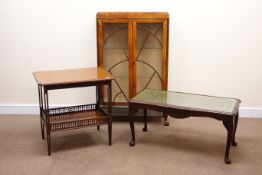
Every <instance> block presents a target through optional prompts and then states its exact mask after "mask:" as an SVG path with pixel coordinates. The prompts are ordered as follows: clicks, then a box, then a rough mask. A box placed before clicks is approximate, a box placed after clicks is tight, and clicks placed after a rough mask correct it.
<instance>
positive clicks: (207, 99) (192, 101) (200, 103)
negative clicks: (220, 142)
mask: <svg viewBox="0 0 262 175" xmlns="http://www.w3.org/2000/svg"><path fill="white" fill-rule="evenodd" d="M131 101H134V102H141V103H148V104H153V105H154V104H155V105H164V106H170V107H177V108H190V109H192V108H193V109H201V110H205V111H214V112H221V113H234V112H236V111H235V110H236V107H237V106H238V105H239V103H240V100H238V99H233V98H225V97H214V96H206V95H199V94H189V93H181V92H172V91H161V90H154V89H145V90H143V91H142V92H141V93H139V94H138V95H136V96H135V97H134V98H132V100H131Z"/></svg>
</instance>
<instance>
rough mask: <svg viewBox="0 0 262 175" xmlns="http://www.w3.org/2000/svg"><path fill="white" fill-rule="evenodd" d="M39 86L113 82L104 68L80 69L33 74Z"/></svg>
mask: <svg viewBox="0 0 262 175" xmlns="http://www.w3.org/2000/svg"><path fill="white" fill-rule="evenodd" d="M33 75H34V78H35V80H36V82H37V84H39V85H44V86H45V85H61V84H73V83H85V82H95V81H107V80H112V79H113V77H112V75H111V74H110V73H108V72H106V71H105V70H104V69H103V68H100V67H98V68H80V69H66V70H52V71H38V72H34V73H33Z"/></svg>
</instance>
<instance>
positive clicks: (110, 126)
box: [108, 123, 112, 146]
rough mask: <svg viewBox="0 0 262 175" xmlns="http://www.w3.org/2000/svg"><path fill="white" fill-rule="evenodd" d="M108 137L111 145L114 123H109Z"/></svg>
mask: <svg viewBox="0 0 262 175" xmlns="http://www.w3.org/2000/svg"><path fill="white" fill-rule="evenodd" d="M108 139H109V145H110V146H111V143H112V123H111V124H108Z"/></svg>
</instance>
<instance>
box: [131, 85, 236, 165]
mask: <svg viewBox="0 0 262 175" xmlns="http://www.w3.org/2000/svg"><path fill="white" fill-rule="evenodd" d="M240 102H241V101H240V100H239V99H235V98H226V97H215V96H207V95H200V94H190V93H182V92H172V91H161V90H154V89H145V90H143V91H142V92H141V93H139V94H138V95H136V96H135V97H133V98H132V99H131V100H129V124H130V129H131V134H132V140H131V141H130V143H129V145H130V146H134V145H135V129H134V116H135V113H136V112H137V111H138V109H143V111H144V128H143V131H147V109H150V110H155V111H160V112H163V113H164V114H165V115H169V116H171V117H174V118H187V117H210V118H214V119H217V120H220V121H222V122H223V124H224V126H225V128H226V130H227V142H226V150H225V157H224V161H225V163H226V164H230V163H231V160H230V158H229V150H230V146H231V144H232V146H237V142H236V140H235V135H236V129H237V124H238V117H239V115H238V113H239V104H240Z"/></svg>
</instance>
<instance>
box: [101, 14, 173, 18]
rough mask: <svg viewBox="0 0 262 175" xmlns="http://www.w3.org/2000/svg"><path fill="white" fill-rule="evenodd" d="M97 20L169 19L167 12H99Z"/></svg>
mask: <svg viewBox="0 0 262 175" xmlns="http://www.w3.org/2000/svg"><path fill="white" fill-rule="evenodd" d="M96 18H107V19H110V18H130V19H131V18H147V19H149V18H161V19H163V18H164V19H168V18H169V14H168V13H167V12H98V13H97V14H96Z"/></svg>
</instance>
